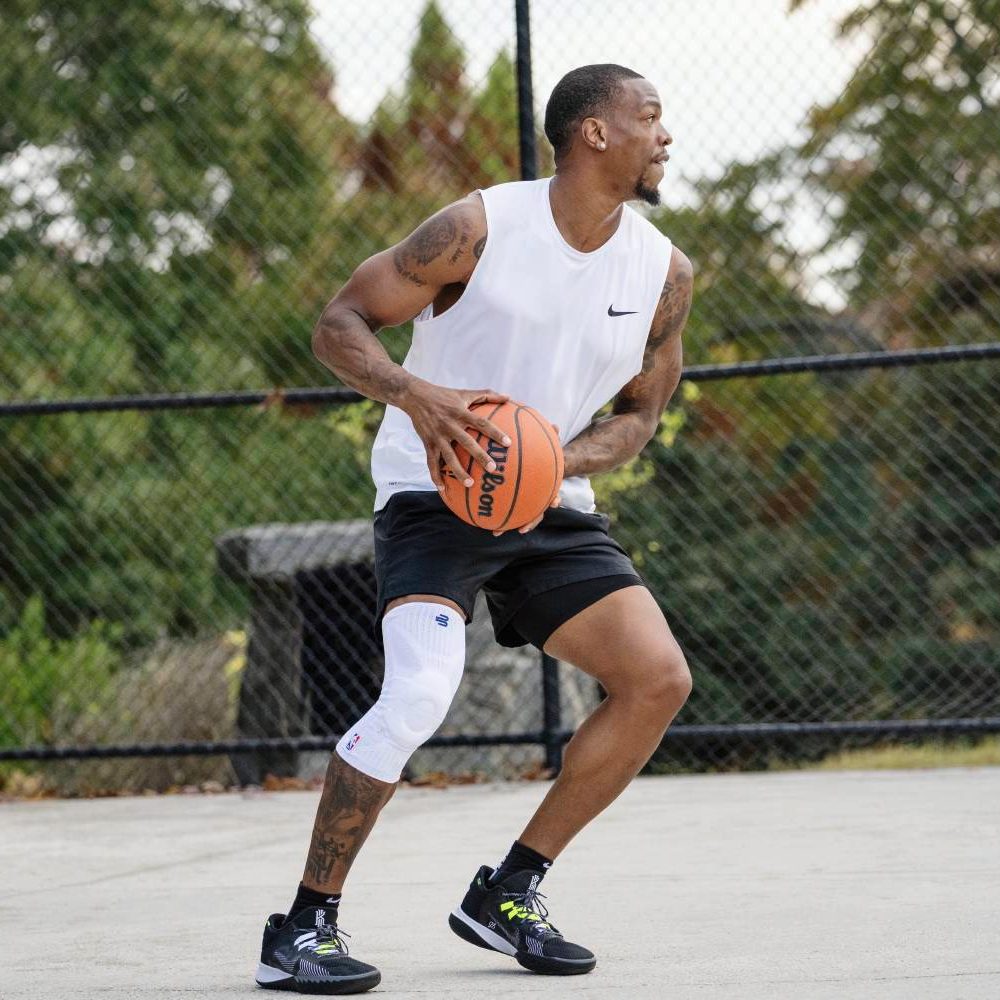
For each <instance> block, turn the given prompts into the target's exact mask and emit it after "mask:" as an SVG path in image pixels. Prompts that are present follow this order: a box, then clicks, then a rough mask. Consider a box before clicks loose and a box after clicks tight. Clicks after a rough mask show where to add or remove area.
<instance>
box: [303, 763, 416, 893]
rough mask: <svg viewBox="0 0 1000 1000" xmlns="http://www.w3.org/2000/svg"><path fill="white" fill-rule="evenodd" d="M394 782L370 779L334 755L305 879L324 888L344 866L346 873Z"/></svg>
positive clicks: (319, 811) (328, 772)
mask: <svg viewBox="0 0 1000 1000" xmlns="http://www.w3.org/2000/svg"><path fill="white" fill-rule="evenodd" d="M395 788H396V786H395V785H387V784H386V783H385V782H383V781H376V780H375V779H374V778H369V777H368V776H367V775H365V774H362V773H361V772H360V771H358V770H356V769H355V768H353V767H351V766H350V765H349V764H347V763H345V762H344V761H342V760H340V758H339V757H338V756H337V755H336V754H334V755H333V757H332V758H331V760H330V767H329V770H328V771H327V776H326V784H325V786H324V788H323V795H322V798H321V799H320V803H319V809H318V810H317V812H316V825H315V827H314V828H313V836H312V842H311V843H310V845H309V855H308V857H307V859H306V869H305V876H306V881H307V882H308V883H309V884H311V885H313V886H318V887H322V886H323V885H324V884H325V883H328V882H330V881H331V880H332V879H333V878H334V874H335V869H336V868H338V866H339V867H341V868H342V869H343V871H342V873H340V874H342V875H343V874H346V873H347V871H348V870H349V869H350V867H351V864H352V862H353V861H354V859H355V857H356V856H357V854H358V851H360V850H361V845H362V844H363V843H364V842H365V839H366V838H367V836H368V834H369V833H370V832H371V829H372V827H373V826H374V825H375V820H376V819H377V818H378V814H379V812H380V811H381V809H382V806H384V805H385V803H386V802H388V801H389V798H390V796H391V795H392V793H393V791H394V790H395Z"/></svg>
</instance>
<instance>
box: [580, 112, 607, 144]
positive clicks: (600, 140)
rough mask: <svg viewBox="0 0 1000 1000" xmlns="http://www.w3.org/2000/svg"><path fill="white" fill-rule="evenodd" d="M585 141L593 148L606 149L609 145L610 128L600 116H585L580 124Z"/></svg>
mask: <svg viewBox="0 0 1000 1000" xmlns="http://www.w3.org/2000/svg"><path fill="white" fill-rule="evenodd" d="M580 132H581V134H582V135H583V141H584V142H585V143H586V144H587V145H588V146H590V148H591V149H596V150H604V149H607V146H608V129H607V126H606V125H605V123H604V122H603V121H602V120H601V119H600V118H584V119H583V122H582V124H581V125H580Z"/></svg>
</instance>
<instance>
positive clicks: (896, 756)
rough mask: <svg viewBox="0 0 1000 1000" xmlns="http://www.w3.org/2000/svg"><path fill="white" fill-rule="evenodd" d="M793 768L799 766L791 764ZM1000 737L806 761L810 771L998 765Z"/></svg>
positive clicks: (846, 753) (840, 753) (845, 752)
mask: <svg viewBox="0 0 1000 1000" xmlns="http://www.w3.org/2000/svg"><path fill="white" fill-rule="evenodd" d="M789 766H791V767H796V766H797V765H795V764H791V765H789ZM998 766H1000V736H988V737H985V738H983V739H977V740H962V741H949V742H947V743H945V742H942V741H936V742H932V743H918V744H896V745H891V746H880V747H863V748H860V749H856V750H840V751H838V752H837V753H833V754H830V755H829V756H828V757H824V758H823V759H822V760H821V761H817V762H816V763H813V764H806V765H805V769H806V770H810V771H881V770H912V769H915V768H922V767H928V768H929V767H998Z"/></svg>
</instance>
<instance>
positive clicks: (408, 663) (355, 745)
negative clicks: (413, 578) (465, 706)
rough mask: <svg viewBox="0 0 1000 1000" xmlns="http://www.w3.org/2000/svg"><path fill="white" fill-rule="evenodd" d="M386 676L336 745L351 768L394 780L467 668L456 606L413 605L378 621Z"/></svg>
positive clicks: (438, 718) (441, 714) (443, 710)
mask: <svg viewBox="0 0 1000 1000" xmlns="http://www.w3.org/2000/svg"><path fill="white" fill-rule="evenodd" d="M382 639H383V642H384V645H385V675H384V678H383V681H382V692H381V694H380V695H379V698H378V701H376V702H375V704H374V705H372V707H371V708H370V709H369V710H368V711H367V712H366V713H365V714H364V715H363V716H362V717H361V718H360V719H359V720H358V722H356V723H355V724H354V725H353V726H352V727H351V728H350V729H348V730H347V732H345V733H344V735H343V736H342V737H341V739H340V741H339V742H338V743H337V753H338V754H340V756H341V757H342V758H343V759H344V760H345V761H347V762H348V763H349V764H350V765H351V766H352V767H355V768H357V769H358V770H359V771H361V772H362V773H363V774H367V775H368V776H369V777H371V778H376V779H378V780H379V781H388V782H393V781H398V780H399V776H400V774H401V773H402V770H403V767H404V765H405V764H406V762H407V761H408V760H409V759H410V756H411V755H412V754H413V752H414V751H415V750H416V749H417V748H418V747H419V746H421V744H423V743H426V742H427V740H429V739H430V738H431V736H433V735H434V732H435V731H436V730H437V728H438V726H440V725H441V723H442V722H443V721H444V717H445V715H446V714H447V712H448V708H449V706H450V705H451V702H452V699H453V698H454V697H455V692H456V691H457V690H458V685H459V682H460V681H461V679H462V670H463V669H464V667H465V623H464V622H463V621H462V616H461V615H460V614H459V613H458V612H457V611H455V610H454V608H449V607H446V606H445V605H443V604H433V603H429V602H423V601H414V602H411V603H409V604H400V605H398V606H397V607H395V608H393V609H392V610H391V611H389V612H388V613H387V614H386V615H385V616H384V617H383V619H382Z"/></svg>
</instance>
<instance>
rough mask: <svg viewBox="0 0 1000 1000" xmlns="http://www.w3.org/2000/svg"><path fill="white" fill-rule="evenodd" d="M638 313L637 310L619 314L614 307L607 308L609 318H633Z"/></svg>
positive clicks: (628, 310)
mask: <svg viewBox="0 0 1000 1000" xmlns="http://www.w3.org/2000/svg"><path fill="white" fill-rule="evenodd" d="M638 311H639V310H638V309H626V310H625V311H624V312H619V311H618V310H617V309H616V308H615V307H614V306H608V315H609V316H634V315H635V314H636V313H637V312H638Z"/></svg>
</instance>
